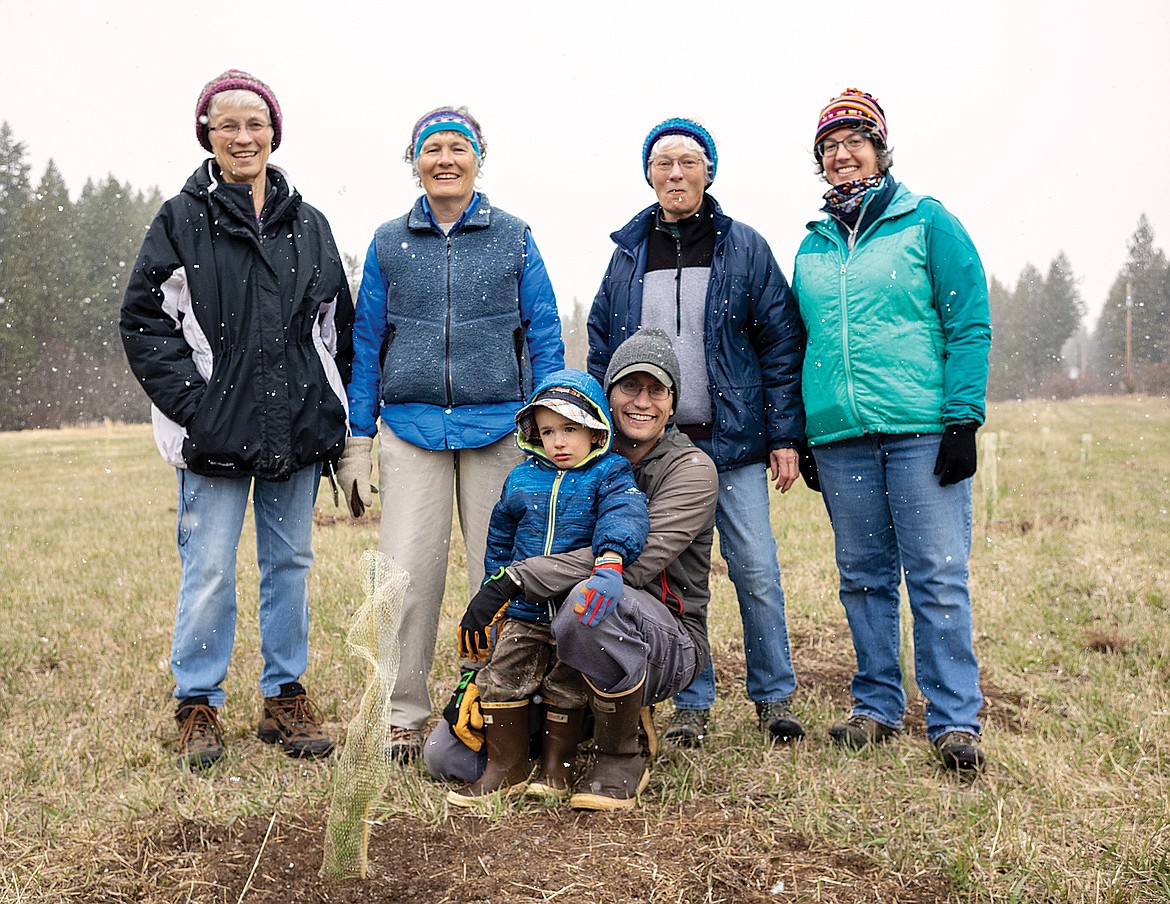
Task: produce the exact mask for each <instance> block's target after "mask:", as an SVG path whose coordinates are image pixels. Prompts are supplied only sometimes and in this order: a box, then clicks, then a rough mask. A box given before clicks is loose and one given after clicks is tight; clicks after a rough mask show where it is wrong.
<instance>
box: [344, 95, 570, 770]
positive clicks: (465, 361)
mask: <svg viewBox="0 0 1170 904" xmlns="http://www.w3.org/2000/svg"><path fill="white" fill-rule="evenodd" d="M486 150H487V145H486V143H485V142H484V139H483V134H482V132H481V130H480V127H479V123H478V122H476V121H475V119H474V118H473V117H471V116H470V115H469V114H468V112H467V110H466V108H463V107H460V108H458V109H455V108H450V107H444V108H440V109H438V110H433V111H431V112H430V113H427V114H426V115H425V116H423V117H422V118H421V119H419V120H418V122H417V123H415V125H414V129H413V130H412V132H411V141H410V144H409V145H408V146H407V149H406V155H405V156H406V160H407V162H408V163H410V164H411V166H412V168H413V170H414V173H415V176H416V177H417V178H418V180H419V184H420V185H421V186H422V187H423V190H424V194H423V195H422V196H421V197H420V198H419V199H418V200H417V201H416V202H415V204H414V206H413V207H412V208H411V209H410V211H409V212H408V213H407V214H406V215H405V216H401V217H398V218H397V219H394V220H390V221H389V222H387V223H383V224H382V225H381V226H379V227H378V229H377V230H376V231H375V233H374V240H373V241H372V242H371V243H370V248H369V251H368V253H367V255H366V261H365V267H364V270H363V272H362V284H361V289H360V291H359V292H358V301H357V314H356V320H355V323H354V368H353V378H352V381H351V383H350V387H349V417H350V430H351V436H350V437H349V439H348V440H347V441H346V444H345V452H344V454H343V455H342V458H341V461H340V462H339V464H338V478H339V482H340V485H341V487H342V489H343V491H344V493H345V497H346V502H347V504H348V505H349V508H350V512H351V514H352V515H353V516H354V517H357V516H359V515H360V514H362V512H363V511H364V510H365V509H366V508H368V507H369V506H370V505H371V503H372V496H371V494H370V492H371V488H370V472H371V470H372V460H371V459H372V444H373V437H374V435H375V433H377V434H378V471H379V486H380V491H381V494H382V520H381V539H380V544H379V545H380V548H381V550H382V552H384V553H386V554H387V555H389V556H391V557H392V558H393V559H394V560H395V561H396V562H397V563H398V565H399V566H400V567H402V568H403V569H405V570H406V571H407V572H409V574H410V589H409V590H408V592H407V597H406V601H405V608H404V611H403V618H402V629H401V631H400V635H399V640H400V644H401V648H402V663H401V665H400V667H399V670H398V678H397V681H396V683H395V686H394V690H393V692H392V695H391V703H392V706H393V712H394V717H393V718H394V720H395V721H394V724H393V725H392V740H391V745H390V750H389V753H390V755H391V756H393V757H394V758H396V759H399V760H407V759H410V758H412V757H414V756H415V755H417V754H418V753H419V752H420V751H421V749H422V732H421V729H422V727H423V723H424V722H425V721H426V720H427V718H428V717H429V716H430V715H431V700H430V695H429V693H428V690H427V676H428V675H430V671H431V665H432V662H433V660H434V651H435V639H436V634H437V631H438V624H439V607H440V605H441V603H442V601H443V591H444V587H445V583H446V576H447V549H448V546H449V543H450V538H451V525H452V515H451V513H452V511H453V508H454V506H458V511H459V523H460V526H461V528H462V530H463V539H464V542H465V544H466V547H467V563H468V568H467V571H468V587H469V588H470V589H471V590H472V591H473V592H474V591H475V590H476V589H478V588H479V586H480V584H481V583H482V580H483V571H482V563H483V557H484V544H485V538H486V535H487V525H488V519H489V517H490V516H491V511H492V507H493V505H494V504H495V502H496V500H497V499H498V498H499V495H500V487H501V486H502V485H503V482H504V478H505V477H506V476H507V474H508V472H509V471H510V470H511V469H512V467H513V466H514V465H516V464H517V463H518V462H519V461H520V460H521V455H520V451H519V450H518V449H517V448H516V445H515V443H514V442H513V441H512V431H513V429H514V427H515V423H514V418H515V416H516V412H517V411H519V410H520V407H521V406H522V405H523V404H524V402H525V401H526V400H527V398H528V395H529V393H531V391H532V388H533V385H534V381H535V382H536V383H539V382H540V381H541V380H542V379H543V378H544V377H546V376H547V375H548V374H550V373H553V372H554V371H557V370H560V369H561V368H563V367H564V344H563V343H562V341H561V324H560V318H559V317H558V315H557V306H556V297H555V295H554V294H553V289H552V283H551V282H550V281H549V278H548V274H547V272H546V271H545V267H544V261H543V260H542V259H541V256H540V252H539V251H538V250H537V248H536V243H535V242H534V241H533V239H532V235H531V232H530V230H529V228H528V226H527V224H526V223H524V222H523V221H522V220H519V219H517V218H516V217H514V216H512V215H510V214H508V213H505V212H504V211H503V210H500V209H499V208H498V207H493V206H492V205H491V202H489V201H488V199H487V196H486V195H483V194H481V193H479V192H478V191H476V188H475V180H476V178H477V177H478V175H479V172H480V166H481V164H482V161H483V157H484V154H485V153H486ZM379 419H380V420H381V428H380V430H379V428H378V422H379Z"/></svg>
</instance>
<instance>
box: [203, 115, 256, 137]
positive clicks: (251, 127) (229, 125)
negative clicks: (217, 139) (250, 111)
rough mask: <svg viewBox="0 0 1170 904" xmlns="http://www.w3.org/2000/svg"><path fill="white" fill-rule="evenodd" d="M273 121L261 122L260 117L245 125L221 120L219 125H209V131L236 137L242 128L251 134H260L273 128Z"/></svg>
mask: <svg viewBox="0 0 1170 904" xmlns="http://www.w3.org/2000/svg"><path fill="white" fill-rule="evenodd" d="M271 128H272V123H270V122H261V121H260V120H258V119H250V120H248V121H247V122H246V123H244V124H243V125H240V124H239V123H238V122H230V121H229V122H221V123H220V124H219V125H217V126H208V127H207V131H209V132H221V133H222V134H223V135H224V136H225V137H227V138H235V137H236V136H237V135H239V134H240V129H247V131H248V134H249V135H258V134H260V133H261V132H263V131H264V130H265V129H271Z"/></svg>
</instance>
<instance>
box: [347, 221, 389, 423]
mask: <svg viewBox="0 0 1170 904" xmlns="http://www.w3.org/2000/svg"><path fill="white" fill-rule="evenodd" d="M376 246H377V242H376V241H373V242H370V249H369V251H367V252H366V262H365V266H364V267H363V268H362V285H361V288H360V289H358V299H357V310H356V313H355V316H354V323H353V374H352V376H351V378H350V381H349V389H348V394H349V425H350V432H351V433H352V434H353V435H354V436H373V435H374V434H375V433H377V432H378V412H379V409H380V400H381V398H382V362H381V352H382V343H383V342H384V341H385V339H386V290H387V287H386V278H385V277H384V276H383V275H382V268H381V266H379V264H378V249H377V247H376Z"/></svg>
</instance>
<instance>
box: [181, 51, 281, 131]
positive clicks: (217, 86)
mask: <svg viewBox="0 0 1170 904" xmlns="http://www.w3.org/2000/svg"><path fill="white" fill-rule="evenodd" d="M236 89H242V90H244V91H251V92H253V93H255V94H259V95H260V97H261V98H263V100H264V103H266V104H267V105H268V116H269V118H270V119H271V120H272V150H274V151H275V150H276V149H277V147H279V146H280V132H281V118H280V104H278V103H277V102H276V95H275V94H273V93H272V89H271V88H269V87H268V86H267V85H266V84H264V82H262V81H260V79H258V78H256V76H254V75H250V74H249V73H247V72H244V70H242V69H229V70H228V71H227V72H224V73H221V74H220V75H217V76H216V77H215V78H213V79H212V80H211V81H209V82H208V83H207V84H206V85H204V86H203V90H202V91H201V92H199V103H197V104H196V105H195V136H196V137H197V138H198V139H199V143H200V144H201V145H203V147H204V148H205V149H206V150H208V151H210V150H211V139H210V138H209V137H208V136H207V108H208V106H209V105H210V104H211V99H212V98H213V97H215V95H217V94H219V92H221V91H234V90H236Z"/></svg>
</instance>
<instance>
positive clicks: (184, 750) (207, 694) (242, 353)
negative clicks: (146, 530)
mask: <svg viewBox="0 0 1170 904" xmlns="http://www.w3.org/2000/svg"><path fill="white" fill-rule="evenodd" d="M195 117H196V122H195V131H196V135H197V137H198V139H199V142H200V144H201V145H202V146H203V147H204V148H205V149H206V150H208V151H210V152H211V154H212V155H213V156H212V157H210V158H208V159H207V160H205V161H204V162H203V163H202V164H201V165H200V166H199V168H198V169H197V170H196V171H195V173H194V174H193V175H192V176H191V178H190V179H188V180H187V184H186V185H185V186H184V187H183V190H182V191H181V192H180V193H179V194H178V195H177V196H175V197H174V198H171V199H170V200H169V201H167V202H166V203H165V204H164V205H163V207H162V209H161V210H160V211H159V214H158V216H157V217H156V218H155V220H154V223H153V224H152V225H151V227H150V230H149V232H148V233H147V236H146V240H145V242H143V245H142V251H141V252H140V253H139V256H138V262H137V264H136V265H135V268H134V273H133V274H132V275H131V278H130V282H129V285H128V287H127V289H126V298H125V301H124V303H123V305H122V318H121V329H122V342H123V345H124V346H125V349H126V356H127V358H128V359H129V361H130V367H131V369H132V370H133V371H134V374H135V376H136V377H137V378H138V380H139V382H140V383H141V384H142V387H143V388H144V389H145V390H146V394H147V395H148V396H150V400H151V402H152V403H153V404H152V418H153V421H154V427H155V440H156V442H157V444H158V448H159V452H160V453H161V454H162V456H163V458H164V460H166V462H167V463H168V464H170V465H172V466H173V467H175V469H176V472H177V475H178V484H179V500H178V511H179V517H178V544H179V558H180V560H181V563H182V581H181V585H180V588H179V603H178V614H177V617H176V620H175V634H174V642H173V646H172V649H171V669H172V671H173V673H174V676H175V682H176V687H175V698H176V699H177V700H178V711H177V713H176V720H177V721H178V723H179V732H180V747H181V761H182V762H184V763H186V764H187V765H188V766H190V767H193V768H203V767H206V766H209V765H210V764H212V763H214V762H215V761H216V760H218V759H219V757H220V756H221V755H222V753H223V737H222V733H221V731H220V726H219V721H218V718H217V715H216V710H217V709H218V707H220V706H222V705H223V703H224V691H223V688H222V682H223V680H224V677H225V676H226V674H227V668H228V662H229V660H230V659H231V651H232V644H233V640H234V636H235V618H236V588H235V573H236V547H237V545H238V543H239V538H240V532H241V530H242V529H243V522H244V513H245V511H246V509H247V506H248V496H249V493H251V495H252V499H253V508H254V513H255V521H256V547H257V562H258V564H259V567H260V647H261V653H262V655H263V658H264V666H263V670H262V671H261V673H260V691H261V694H262V695H263V697H264V706H263V713H262V716H261V719H260V724H259V729H258V734H259V736H260V739H261V740H263V741H266V742H268V743H275V744H280V745H281V746H282V747H283V748H284V750H285V752H286V753H288V754H289V755H290V756H325V755H327V754H328V753H329V752H330V751H331V750H332V749H333V742H332V741H331V740H330V738H329V737H328V736H327V735H326V734H325V733H324V732H323V731H322V730H321V726H320V722H321V719H320V715H319V713H318V712H317V710H316V707H314V706H313V704H312V703H311V701H310V700H309V699H308V697H307V696H306V694H305V691H304V688H303V687H302V686H301V684H300V678H301V675H302V673H303V672H304V670H305V668H306V665H307V663H308V629H309V606H308V593H307V576H308V571H309V567H310V565H311V564H312V561H313V549H312V511H313V504H314V501H315V499H316V495H317V485H318V482H319V481H320V477H321V468H322V464H323V463H324V462H327V461H330V460H334V459H336V458H337V457H338V455H339V454H340V452H341V449H342V447H343V445H344V443H345V436H346V430H347V404H346V396H345V385H346V383H347V382H348V380H349V367H350V359H351V357H352V339H351V334H352V325H353V302H352V300H351V299H350V294H349V289H348V286H347V283H346V279H345V272H344V268H343V266H342V262H341V259H340V255H339V254H338V252H337V247H336V245H335V243H334V241H333V235H332V232H331V231H330V228H329V224H328V222H326V220H325V218H324V217H323V216H322V215H321V214H320V213H319V212H318V211H317V210H315V209H314V208H312V207H310V206H309V205H308V204H306V203H304V202H303V201H302V200H301V196H300V194H299V193H298V192H297V190H296V189H295V188H294V187H293V185H292V183H291V182H290V181H289V179H288V178H287V176H285V174H284V173H283V172H281V171H280V170H278V169H276V168H275V167H272V166H269V165H268V157H269V154H271V153H272V151H273V150H275V149H276V148H277V147H278V146H279V144H280V138H281V128H282V120H281V114H280V106H279V105H278V104H277V102H276V97H275V95H274V94H273V93H272V90H271V89H270V88H269V87H268V86H267V85H265V84H264V83H263V82H261V81H260V80H259V79H257V78H255V77H253V76H251V75H249V74H248V73H246V72H242V71H239V70H229V71H227V72H225V73H223V74H222V75H220V76H217V77H216V78H215V79H213V80H212V81H211V82H209V83H208V84H207V85H206V86H205V87H204V88H203V91H202V92H201V93H200V96H199V101H198V103H197V105H196V111H195Z"/></svg>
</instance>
